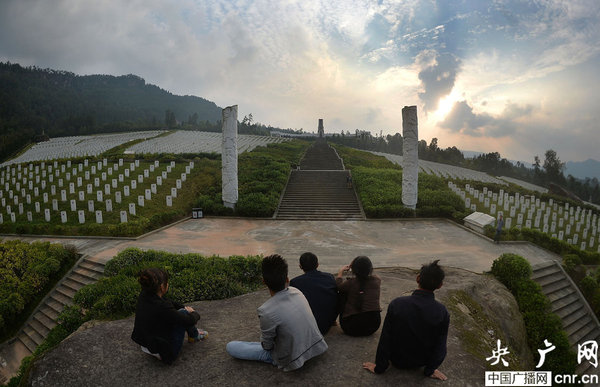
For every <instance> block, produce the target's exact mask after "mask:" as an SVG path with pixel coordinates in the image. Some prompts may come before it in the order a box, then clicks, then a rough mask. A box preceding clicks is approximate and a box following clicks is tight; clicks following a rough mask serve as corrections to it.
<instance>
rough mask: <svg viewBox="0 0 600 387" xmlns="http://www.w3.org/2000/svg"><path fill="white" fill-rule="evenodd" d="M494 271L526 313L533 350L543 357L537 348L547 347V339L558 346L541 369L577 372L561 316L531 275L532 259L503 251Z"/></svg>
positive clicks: (493, 268) (524, 316)
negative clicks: (553, 311)
mask: <svg viewBox="0 0 600 387" xmlns="http://www.w3.org/2000/svg"><path fill="white" fill-rule="evenodd" d="M492 274H493V275H494V276H495V277H496V278H497V279H498V280H499V281H500V282H502V283H503V284H504V285H505V286H506V287H507V288H508V290H510V291H511V293H512V294H513V296H514V297H515V299H516V301H517V304H518V305H519V310H520V312H521V315H522V316H523V322H524V323H525V329H526V331H527V340H528V345H529V348H531V352H532V353H533V354H534V355H535V356H536V357H539V353H538V351H537V350H538V349H543V348H546V345H545V344H544V340H548V341H549V342H551V343H552V344H553V345H554V346H555V347H556V349H554V350H553V351H552V352H551V353H549V354H548V355H547V356H546V360H545V362H544V364H543V365H542V367H541V368H540V370H544V371H552V372H553V373H554V374H574V373H575V367H576V359H575V357H576V355H575V353H574V352H573V351H572V350H571V349H570V345H569V340H568V338H567V334H566V333H565V331H564V330H563V328H562V323H561V321H560V319H559V318H558V316H556V315H555V314H554V313H552V312H551V311H550V302H549V301H548V300H547V299H546V296H544V294H543V293H542V289H541V287H540V285H538V284H537V283H535V282H534V281H533V280H532V279H531V278H530V274H531V265H530V264H529V262H527V260H526V259H525V258H523V257H521V256H519V255H516V254H502V255H501V256H500V257H499V258H497V259H496V260H495V261H494V262H493V264H492Z"/></svg>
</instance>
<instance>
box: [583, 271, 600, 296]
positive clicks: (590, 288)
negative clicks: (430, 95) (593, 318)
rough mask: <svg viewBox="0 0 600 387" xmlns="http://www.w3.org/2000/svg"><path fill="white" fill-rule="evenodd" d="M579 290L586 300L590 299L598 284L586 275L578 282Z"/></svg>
mask: <svg viewBox="0 0 600 387" xmlns="http://www.w3.org/2000/svg"><path fill="white" fill-rule="evenodd" d="M579 289H581V293H583V295H584V296H585V297H586V298H591V297H592V296H593V295H594V293H595V292H596V290H597V289H598V282H597V281H596V279H595V278H594V277H592V276H590V275H587V276H585V277H583V279H582V280H581V282H579Z"/></svg>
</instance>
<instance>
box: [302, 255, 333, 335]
mask: <svg viewBox="0 0 600 387" xmlns="http://www.w3.org/2000/svg"><path fill="white" fill-rule="evenodd" d="M318 267H319V259H318V258H317V256H316V255H314V254H313V253H309V252H306V253H304V254H302V255H301V256H300V269H302V270H303V271H304V274H302V275H299V276H298V277H296V278H293V279H292V280H291V281H290V286H293V287H295V288H296V289H298V290H300V291H301V292H302V294H304V297H306V300H307V301H308V304H309V305H310V309H311V310H312V313H313V315H314V316H315V320H316V321H317V325H318V327H319V331H321V333H322V334H323V335H324V334H326V333H327V332H328V331H329V328H330V327H331V326H332V325H333V324H334V323H335V320H336V318H337V315H338V291H337V285H336V283H335V278H333V275H331V274H330V273H323V272H322V271H319V270H317V268H318Z"/></svg>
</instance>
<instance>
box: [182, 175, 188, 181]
mask: <svg viewBox="0 0 600 387" xmlns="http://www.w3.org/2000/svg"><path fill="white" fill-rule="evenodd" d="M186 180H187V175H186V174H185V173H182V174H181V181H186Z"/></svg>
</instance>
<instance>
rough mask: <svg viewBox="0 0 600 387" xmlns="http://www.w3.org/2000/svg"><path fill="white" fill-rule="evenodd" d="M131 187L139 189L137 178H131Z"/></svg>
mask: <svg viewBox="0 0 600 387" xmlns="http://www.w3.org/2000/svg"><path fill="white" fill-rule="evenodd" d="M131 189H137V180H131Z"/></svg>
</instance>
